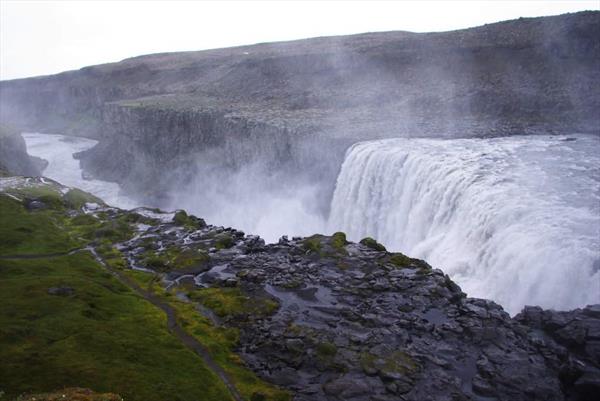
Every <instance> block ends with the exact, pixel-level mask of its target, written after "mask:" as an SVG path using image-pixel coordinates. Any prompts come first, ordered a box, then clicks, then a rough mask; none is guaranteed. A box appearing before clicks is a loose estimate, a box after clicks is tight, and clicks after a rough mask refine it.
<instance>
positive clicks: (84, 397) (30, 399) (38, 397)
mask: <svg viewBox="0 0 600 401" xmlns="http://www.w3.org/2000/svg"><path fill="white" fill-rule="evenodd" d="M66 400H68V401H123V398H122V397H121V396H120V395H117V394H112V393H96V392H94V391H92V390H90V389H85V388H77V387H74V388H65V389H62V390H60V391H55V392H52V393H44V394H29V395H24V396H21V397H19V398H18V399H17V401H66Z"/></svg>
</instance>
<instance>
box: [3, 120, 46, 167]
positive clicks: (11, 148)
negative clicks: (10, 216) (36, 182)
mask: <svg viewBox="0 0 600 401" xmlns="http://www.w3.org/2000/svg"><path fill="white" fill-rule="evenodd" d="M46 164H47V162H46V161H45V160H42V159H40V158H37V157H31V156H29V155H28V154H27V148H26V146H25V141H24V140H23V137H22V136H21V134H20V133H18V132H16V131H14V130H12V129H10V128H6V127H4V126H0V175H27V176H38V175H41V173H42V170H43V169H44V168H45V167H46Z"/></svg>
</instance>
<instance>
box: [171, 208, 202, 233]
mask: <svg viewBox="0 0 600 401" xmlns="http://www.w3.org/2000/svg"><path fill="white" fill-rule="evenodd" d="M173 222H174V223H175V224H177V225H178V226H181V227H185V228H187V229H190V230H198V229H201V228H204V227H206V222H205V221H204V220H203V219H200V218H198V217H196V216H192V215H188V214H187V213H186V212H185V211H184V210H178V211H177V213H175V216H173Z"/></svg>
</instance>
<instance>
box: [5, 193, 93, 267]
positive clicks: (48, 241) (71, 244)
mask: <svg viewBox="0 0 600 401" xmlns="http://www.w3.org/2000/svg"><path fill="white" fill-rule="evenodd" d="M0 216H2V224H0V238H2V241H0V256H2V255H40V254H52V253H62V252H68V251H69V250H71V249H74V248H78V247H80V246H81V245H82V244H83V243H82V241H80V240H77V239H75V238H73V237H72V236H71V235H69V233H68V232H66V231H65V230H64V227H63V222H64V220H65V218H64V216H62V215H61V214H59V213H57V212H56V211H54V210H48V209H46V210H39V211H34V212H28V211H27V210H26V209H25V207H24V206H23V205H22V204H21V202H19V201H17V200H15V199H13V198H10V197H8V196H6V195H2V194H0Z"/></svg>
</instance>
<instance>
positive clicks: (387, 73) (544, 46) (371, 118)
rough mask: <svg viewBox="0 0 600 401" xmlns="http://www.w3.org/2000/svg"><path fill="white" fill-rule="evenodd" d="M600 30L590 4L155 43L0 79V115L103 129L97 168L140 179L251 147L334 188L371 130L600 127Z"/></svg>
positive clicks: (233, 162) (228, 159) (28, 125)
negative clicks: (328, 32) (418, 23)
mask: <svg viewBox="0 0 600 401" xmlns="http://www.w3.org/2000/svg"><path fill="white" fill-rule="evenodd" d="M599 36H600V13H598V12H583V13H577V14H569V15H563V16H558V17H547V18H535V19H520V20H515V21H508V22H502V23H497V24H491V25H486V26H482V27H478V28H473V29H467V30H461V31H454V32H443V33H428V34H416V33H409V32H388V33H371V34H362V35H355V36H343V37H330V38H316V39H308V40H301V41H294V42H285V43H272V44H259V45H253V46H243V47H237V48H229V49H219V50H210V51H202V52H187V53H171V54H156V55H149V56H142V57H136V58H132V59H127V60H124V61H122V62H119V63H113V64H106V65H99V66H93V67H86V68H83V69H81V70H79V71H71V72H65V73H62V74H58V75H55V76H48V77H39V78H31V79H24V80H15V81H6V82H2V83H0V91H1V92H0V93H1V96H0V106H1V107H0V119H1V120H2V121H10V122H12V123H13V124H16V125H17V126H19V127H20V128H22V129H29V130H37V131H47V132H57V133H70V134H76V135H88V136H93V137H96V138H99V139H100V140H101V144H100V145H99V146H98V147H97V148H96V149H95V150H93V151H90V152H88V153H87V154H86V155H85V156H82V158H83V161H84V165H85V166H86V168H87V169H88V170H91V171H93V172H94V173H96V174H97V175H103V176H105V177H107V178H111V179H113V180H117V181H121V182H127V183H135V184H136V185H137V186H138V187H140V188H141V189H144V190H148V189H150V188H153V189H156V188H157V187H160V186H165V185H167V184H166V182H167V181H168V182H169V183H173V181H174V180H173V177H169V178H168V180H165V174H164V172H165V171H172V170H173V169H174V167H181V166H186V169H187V171H186V172H185V173H181V174H180V175H181V177H178V180H179V178H180V179H181V180H182V181H180V183H182V182H185V179H186V176H185V175H186V174H191V175H193V174H195V173H196V172H197V171H200V170H202V169H203V168H205V167H206V166H209V167H210V168H214V169H216V170H219V169H224V168H231V167H232V166H233V167H235V166H238V165H240V164H244V163H248V162H252V161H255V160H260V161H261V163H262V162H265V163H267V165H277V166H278V168H279V167H281V168H284V169H285V168H290V169H293V170H294V171H296V172H298V171H302V172H304V173H305V174H306V175H307V176H308V177H309V178H310V179H311V180H313V181H322V182H327V183H328V185H332V181H333V180H334V178H335V175H336V172H337V168H338V167H339V164H340V161H341V159H342V157H343V152H344V150H345V148H346V147H347V146H348V145H349V144H351V143H353V142H356V141H357V140H361V139H371V138H380V137H391V136H432V135H433V136H451V137H456V136H484V135H504V134H512V133H549V132H550V133H551V132H574V131H577V132H598V130H599V121H598V117H597V113H596V110H598V108H600V97H599V95H598V93H597V91H596V90H595V88H597V87H598V85H599V84H600V73H599V71H600V61H599V60H600V43H599V41H598V37H599ZM190 160H193V161H194V164H197V162H198V161H199V160H200V161H201V163H200V164H201V166H200V167H194V166H193V165H191V164H190V163H189V161H190ZM265 160H266V161H265ZM194 169H196V171H193V170H194ZM163 180H164V181H163ZM175 181H177V180H175ZM167 186H168V185H167Z"/></svg>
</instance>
